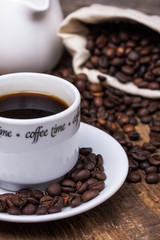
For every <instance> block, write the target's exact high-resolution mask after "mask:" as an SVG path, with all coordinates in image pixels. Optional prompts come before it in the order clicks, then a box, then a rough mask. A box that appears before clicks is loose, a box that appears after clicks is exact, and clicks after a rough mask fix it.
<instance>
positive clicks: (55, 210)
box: [48, 206, 62, 214]
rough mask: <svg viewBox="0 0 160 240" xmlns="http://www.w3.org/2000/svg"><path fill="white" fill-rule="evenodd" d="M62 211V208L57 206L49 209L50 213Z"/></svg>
mask: <svg viewBox="0 0 160 240" xmlns="http://www.w3.org/2000/svg"><path fill="white" fill-rule="evenodd" d="M61 211H62V208H60V207H56V206H51V207H49V209H48V213H49V214H53V213H58V212H61Z"/></svg>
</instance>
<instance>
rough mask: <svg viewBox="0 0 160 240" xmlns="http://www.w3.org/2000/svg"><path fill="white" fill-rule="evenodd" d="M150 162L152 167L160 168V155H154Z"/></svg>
mask: <svg viewBox="0 0 160 240" xmlns="http://www.w3.org/2000/svg"><path fill="white" fill-rule="evenodd" d="M149 162H150V164H152V165H155V166H160V155H158V154H154V155H152V156H151V157H150V158H149Z"/></svg>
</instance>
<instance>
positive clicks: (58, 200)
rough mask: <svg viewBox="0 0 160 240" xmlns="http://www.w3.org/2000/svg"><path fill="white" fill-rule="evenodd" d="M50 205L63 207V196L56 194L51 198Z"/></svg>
mask: <svg viewBox="0 0 160 240" xmlns="http://www.w3.org/2000/svg"><path fill="white" fill-rule="evenodd" d="M49 207H57V208H59V209H62V207H63V197H62V196H54V197H53V199H52V200H51V203H50V206H49Z"/></svg>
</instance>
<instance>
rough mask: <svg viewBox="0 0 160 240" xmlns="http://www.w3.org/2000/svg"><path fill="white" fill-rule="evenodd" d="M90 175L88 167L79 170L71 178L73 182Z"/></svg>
mask: <svg viewBox="0 0 160 240" xmlns="http://www.w3.org/2000/svg"><path fill="white" fill-rule="evenodd" d="M89 177H90V171H89V170H88V169H83V170H80V171H79V172H78V173H77V174H76V175H75V176H74V178H73V180H74V181H75V182H78V181H85V180H87V179H88V178H89Z"/></svg>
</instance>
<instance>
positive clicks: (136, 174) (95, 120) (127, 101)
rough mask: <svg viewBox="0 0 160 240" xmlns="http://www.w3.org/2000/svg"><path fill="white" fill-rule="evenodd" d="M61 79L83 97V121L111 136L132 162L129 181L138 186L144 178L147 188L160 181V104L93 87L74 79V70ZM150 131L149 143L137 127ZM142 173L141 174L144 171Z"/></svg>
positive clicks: (82, 79) (101, 79)
mask: <svg viewBox="0 0 160 240" xmlns="http://www.w3.org/2000/svg"><path fill="white" fill-rule="evenodd" d="M57 74H58V75H59V76H61V77H63V78H65V79H67V80H68V81H70V82H72V83H73V84H74V85H75V86H76V87H77V88H78V89H79V91H80V93H81V121H83V122H85V123H88V124H91V125H93V126H95V127H98V128H100V129H102V130H103V131H105V132H107V133H109V134H110V135H112V136H113V137H114V138H115V139H116V140H117V141H118V142H119V143H120V144H121V145H122V147H123V148H124V150H125V151H126V153H127V156H128V159H129V174H128V176H127V179H126V181H127V182H129V183H138V182H140V181H142V179H143V177H144V175H145V181H146V183H148V184H157V183H158V182H159V181H160V174H159V173H160V154H159V153H158V152H159V148H160V101H159V100H158V99H157V100H154V99H153V100H152V99H147V98H144V97H140V96H133V95H129V94H126V93H124V92H122V91H120V90H117V89H114V88H112V87H110V86H107V85H106V79H105V78H104V77H102V76H99V77H98V78H99V83H91V82H89V81H88V79H87V76H86V75H85V74H77V75H74V73H73V72H72V69H71V68H65V69H62V70H59V72H58V73H57ZM139 124H143V125H145V126H146V128H148V130H149V134H148V140H146V141H144V138H143V132H141V134H140V133H139V132H138V130H137V126H138V125H139ZM141 170H142V171H141Z"/></svg>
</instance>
